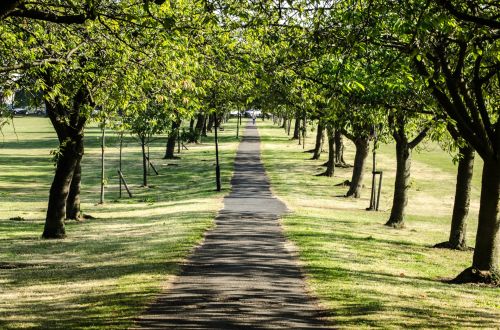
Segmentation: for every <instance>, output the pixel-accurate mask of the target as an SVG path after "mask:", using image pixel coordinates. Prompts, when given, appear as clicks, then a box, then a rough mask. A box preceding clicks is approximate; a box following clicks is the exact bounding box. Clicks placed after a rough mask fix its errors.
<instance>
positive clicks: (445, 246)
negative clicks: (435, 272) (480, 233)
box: [433, 241, 474, 251]
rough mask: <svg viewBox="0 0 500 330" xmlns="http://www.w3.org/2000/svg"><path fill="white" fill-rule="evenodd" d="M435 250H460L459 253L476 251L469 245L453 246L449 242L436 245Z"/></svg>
mask: <svg viewBox="0 0 500 330" xmlns="http://www.w3.org/2000/svg"><path fill="white" fill-rule="evenodd" d="M433 248H436V249H449V250H459V251H473V250H474V248H472V247H468V246H467V245H461V244H451V243H450V242H449V241H446V242H441V243H438V244H436V245H434V246H433Z"/></svg>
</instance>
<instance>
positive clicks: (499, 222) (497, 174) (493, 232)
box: [453, 157, 500, 285]
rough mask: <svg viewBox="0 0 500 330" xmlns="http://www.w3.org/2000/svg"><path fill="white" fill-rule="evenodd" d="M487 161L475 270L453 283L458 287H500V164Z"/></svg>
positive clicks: (473, 263) (467, 271) (494, 161)
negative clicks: (476, 284) (482, 283)
mask: <svg viewBox="0 0 500 330" xmlns="http://www.w3.org/2000/svg"><path fill="white" fill-rule="evenodd" d="M483 160H484V167H483V175H482V182H481V199H480V206H479V221H478V226H477V234H476V246H475V248H474V256H473V258H472V267H470V268H467V269H466V270H464V271H463V272H462V273H461V274H460V275H458V276H457V278H455V279H454V280H453V282H455V283H468V282H475V283H477V282H484V283H493V284H497V285H498V284H500V269H499V267H498V255H499V249H500V237H499V236H500V235H499V228H500V218H499V199H500V160H499V159H495V158H494V157H491V158H489V159H483Z"/></svg>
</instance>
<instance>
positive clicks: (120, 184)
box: [118, 131, 123, 198]
mask: <svg viewBox="0 0 500 330" xmlns="http://www.w3.org/2000/svg"><path fill="white" fill-rule="evenodd" d="M122 150H123V131H122V132H120V163H119V166H118V167H119V170H118V172H120V173H121V171H122ZM118 184H119V187H120V188H119V194H118V198H122V180H121V179H120V178H118Z"/></svg>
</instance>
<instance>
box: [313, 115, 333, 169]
mask: <svg viewBox="0 0 500 330" xmlns="http://www.w3.org/2000/svg"><path fill="white" fill-rule="evenodd" d="M324 134H325V127H324V126H323V123H322V122H321V120H320V121H318V131H317V132H316V143H315V145H314V153H313V156H312V158H311V159H319V157H320V155H321V150H322V148H323V140H324V137H323V135H324ZM330 176H331V175H330Z"/></svg>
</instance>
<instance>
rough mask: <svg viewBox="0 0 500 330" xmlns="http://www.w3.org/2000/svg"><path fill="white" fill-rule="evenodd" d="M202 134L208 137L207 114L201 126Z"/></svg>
mask: <svg viewBox="0 0 500 330" xmlns="http://www.w3.org/2000/svg"><path fill="white" fill-rule="evenodd" d="M201 136H203V137H207V116H203V124H202V126H201Z"/></svg>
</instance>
